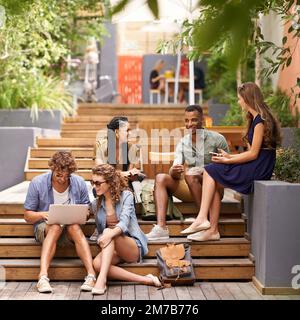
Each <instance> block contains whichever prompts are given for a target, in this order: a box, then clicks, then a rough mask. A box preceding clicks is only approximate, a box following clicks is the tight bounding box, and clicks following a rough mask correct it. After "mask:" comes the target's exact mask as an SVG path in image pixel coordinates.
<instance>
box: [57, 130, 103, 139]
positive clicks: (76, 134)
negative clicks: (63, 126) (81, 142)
mask: <svg viewBox="0 0 300 320" xmlns="http://www.w3.org/2000/svg"><path fill="white" fill-rule="evenodd" d="M99 131H100V130H67V131H65V130H63V131H61V132H60V136H61V137H62V138H87V139H94V140H95V141H96V137H97V134H98V132H99Z"/></svg>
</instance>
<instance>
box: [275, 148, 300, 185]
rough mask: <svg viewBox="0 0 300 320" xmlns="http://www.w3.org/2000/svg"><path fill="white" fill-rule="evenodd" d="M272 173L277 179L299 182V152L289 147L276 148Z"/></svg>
mask: <svg viewBox="0 0 300 320" xmlns="http://www.w3.org/2000/svg"><path fill="white" fill-rule="evenodd" d="M274 173H275V177H276V179H278V180H282V181H286V182H294V183H300V155H299V152H298V151H297V150H295V149H293V148H290V147H289V148H287V149H278V150H277V157H276V164H275V169H274Z"/></svg>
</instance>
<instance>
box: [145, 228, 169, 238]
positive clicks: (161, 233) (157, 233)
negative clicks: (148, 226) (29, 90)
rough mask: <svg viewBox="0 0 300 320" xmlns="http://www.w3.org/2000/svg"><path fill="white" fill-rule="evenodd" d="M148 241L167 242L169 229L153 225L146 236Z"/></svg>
mask: <svg viewBox="0 0 300 320" xmlns="http://www.w3.org/2000/svg"><path fill="white" fill-rule="evenodd" d="M146 237H147V238H148V240H149V241H156V240H168V239H169V229H168V227H166V228H162V227H161V226H159V225H158V224H154V227H153V228H152V230H151V231H150V232H149V233H147V234H146Z"/></svg>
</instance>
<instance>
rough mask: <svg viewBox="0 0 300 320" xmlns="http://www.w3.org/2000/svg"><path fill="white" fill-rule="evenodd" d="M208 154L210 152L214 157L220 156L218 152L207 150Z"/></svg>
mask: <svg viewBox="0 0 300 320" xmlns="http://www.w3.org/2000/svg"><path fill="white" fill-rule="evenodd" d="M209 154H211V155H212V156H215V157H218V156H220V154H219V153H217V152H209Z"/></svg>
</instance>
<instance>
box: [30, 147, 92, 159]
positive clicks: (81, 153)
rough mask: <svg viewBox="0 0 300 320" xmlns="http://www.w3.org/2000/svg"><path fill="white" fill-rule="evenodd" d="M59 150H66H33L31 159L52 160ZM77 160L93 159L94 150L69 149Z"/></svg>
mask: <svg viewBox="0 0 300 320" xmlns="http://www.w3.org/2000/svg"><path fill="white" fill-rule="evenodd" d="M59 150H66V148H32V149H31V152H30V156H31V158H48V159H49V158H51V157H52V155H53V154H54V153H55V152H56V151H59ZM68 150H69V151H71V153H72V155H73V157H75V158H92V157H93V154H94V152H93V148H68Z"/></svg>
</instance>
